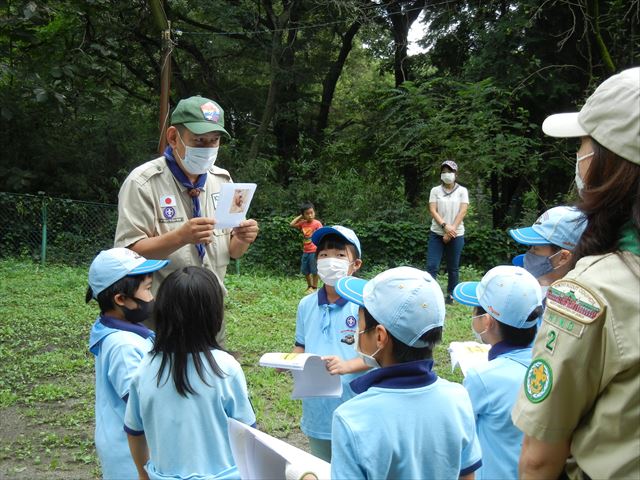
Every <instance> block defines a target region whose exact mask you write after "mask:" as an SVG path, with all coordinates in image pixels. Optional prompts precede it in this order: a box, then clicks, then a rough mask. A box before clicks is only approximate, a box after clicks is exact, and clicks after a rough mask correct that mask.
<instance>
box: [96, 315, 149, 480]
mask: <svg viewBox="0 0 640 480" xmlns="http://www.w3.org/2000/svg"><path fill="white" fill-rule="evenodd" d="M152 348H153V332H152V331H151V330H149V329H148V328H146V327H145V326H144V325H142V324H133V323H129V322H126V321H123V320H119V319H117V318H113V317H107V316H100V317H98V319H97V320H96V322H95V323H94V324H93V327H92V328H91V333H90V335H89V351H90V352H91V353H93V354H94V355H95V368H96V405H95V416H96V429H95V443H96V451H97V453H98V458H100V465H101V467H102V476H103V478H105V479H114V480H116V479H117V480H121V479H123V478H138V471H137V470H136V466H135V464H134V463H133V459H132V458H131V453H130V452H129V443H128V442H127V435H126V433H125V432H124V431H123V430H122V424H123V422H124V412H125V408H126V406H127V403H126V399H127V397H128V395H129V386H130V384H131V380H132V378H133V376H134V374H135V372H136V370H137V369H138V366H139V365H140V363H141V361H142V358H143V357H144V356H145V355H146V353H147V352H148V351H150V350H151V349H152Z"/></svg>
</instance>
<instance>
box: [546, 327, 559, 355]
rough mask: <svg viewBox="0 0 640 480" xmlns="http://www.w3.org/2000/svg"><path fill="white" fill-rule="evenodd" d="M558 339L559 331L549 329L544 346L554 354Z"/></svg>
mask: <svg viewBox="0 0 640 480" xmlns="http://www.w3.org/2000/svg"><path fill="white" fill-rule="evenodd" d="M557 340H558V332H556V331H555V330H549V331H548V332H547V340H546V342H545V344H544V348H545V349H546V350H547V352H549V353H550V354H551V355H553V352H554V350H555V349H556V342H557Z"/></svg>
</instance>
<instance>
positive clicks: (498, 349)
mask: <svg viewBox="0 0 640 480" xmlns="http://www.w3.org/2000/svg"><path fill="white" fill-rule="evenodd" d="M523 348H527V347H518V346H516V345H511V344H510V343H507V342H498V343H496V344H495V345H493V346H492V347H491V349H490V350H489V360H493V359H495V358H498V357H499V356H500V355H504V354H505V353H509V352H513V351H514V350H522V349H523Z"/></svg>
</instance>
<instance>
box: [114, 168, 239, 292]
mask: <svg viewBox="0 0 640 480" xmlns="http://www.w3.org/2000/svg"><path fill="white" fill-rule="evenodd" d="M228 182H231V176H230V175H229V172H227V171H226V170H223V169H221V168H218V167H216V166H214V167H212V168H211V169H210V170H209V173H208V175H207V180H206V183H205V186H204V189H203V190H202V192H201V193H200V209H201V212H202V216H203V217H215V213H216V206H217V203H218V196H219V194H220V188H221V186H222V184H223V183H228ZM192 217H193V203H192V201H191V197H190V196H189V193H188V192H187V188H186V187H185V186H183V185H182V184H180V183H179V182H178V181H177V180H176V179H175V177H174V176H173V174H172V173H171V170H169V167H167V164H166V160H165V158H164V157H160V158H156V159H155V160H151V161H150V162H147V163H144V164H143V165H140V166H139V167H137V168H136V169H134V170H133V171H132V172H131V173H130V174H129V176H128V177H127V178H126V180H125V181H124V183H123V184H122V187H121V188H120V193H119V194H118V226H117V227H116V237H115V242H114V246H116V247H129V246H131V245H132V244H134V243H136V242H137V241H138V240H142V239H144V238H149V237H156V236H159V235H162V234H164V233H167V232H170V231H172V230H175V229H177V228H180V227H181V226H182V225H183V224H184V223H185V221H187V220H188V219H190V218H192ZM230 241H231V229H229V228H225V229H222V230H218V229H214V231H213V241H212V242H211V243H210V244H209V245H206V246H205V251H206V253H205V256H204V261H201V260H200V257H199V256H198V250H197V249H196V246H195V245H191V244H190V245H185V246H183V247H181V248H179V249H178V250H176V251H175V252H173V253H172V254H171V255H169V257H168V258H169V259H170V260H171V263H170V264H169V265H168V266H167V267H165V268H163V269H161V270H158V271H157V272H155V273H154V274H153V275H154V276H153V292H154V294H155V293H156V292H157V291H158V288H159V287H160V284H161V283H162V281H163V280H164V279H165V278H166V277H167V276H168V275H169V274H170V273H171V272H173V271H175V270H178V269H180V268H182V267H185V266H190V265H194V266H204V267H205V268H207V269H209V270H211V271H213V272H214V273H215V274H216V275H217V276H218V278H219V279H220V282H223V281H224V276H225V273H226V270H227V265H228V264H229V242H230Z"/></svg>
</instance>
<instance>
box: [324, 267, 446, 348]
mask: <svg viewBox="0 0 640 480" xmlns="http://www.w3.org/2000/svg"><path fill="white" fill-rule="evenodd" d="M335 288H336V293H337V294H338V295H340V296H341V297H342V298H345V299H347V300H349V301H350V302H353V303H355V304H357V305H360V306H362V307H364V308H366V309H367V310H368V311H369V313H370V314H371V316H373V318H375V319H376V321H377V322H378V323H379V324H380V325H383V326H384V327H385V328H386V329H387V330H388V331H389V333H391V335H393V336H394V337H395V338H397V339H398V340H400V341H401V342H402V343H404V344H405V345H409V346H410V347H416V348H422V347H426V346H428V344H427V343H425V342H424V341H422V340H420V337H422V335H424V334H425V333H427V332H428V331H429V330H432V329H434V328H436V327H442V326H443V325H444V316H445V309H444V296H443V295H442V290H441V289H440V286H439V285H438V282H436V281H435V280H434V279H433V277H431V275H429V274H428V273H427V272H423V271H422V270H418V269H417V268H413V267H397V268H392V269H390V270H386V271H384V272H382V273H380V274H379V275H376V276H375V277H374V278H373V279H372V280H369V281H366V280H362V279H361V278H356V277H343V278H341V279H340V280H338V282H337V283H336V286H335Z"/></svg>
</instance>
